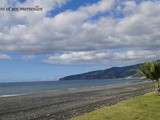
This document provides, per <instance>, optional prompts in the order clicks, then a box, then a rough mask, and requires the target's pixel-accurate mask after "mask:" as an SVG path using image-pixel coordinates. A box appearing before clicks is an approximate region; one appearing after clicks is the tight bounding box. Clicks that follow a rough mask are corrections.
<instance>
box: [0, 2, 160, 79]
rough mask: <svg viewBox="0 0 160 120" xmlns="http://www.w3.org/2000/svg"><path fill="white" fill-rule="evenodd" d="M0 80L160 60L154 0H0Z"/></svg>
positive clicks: (159, 5) (159, 19) (159, 13)
mask: <svg viewBox="0 0 160 120" xmlns="http://www.w3.org/2000/svg"><path fill="white" fill-rule="evenodd" d="M35 6H39V7H40V8H43V10H41V11H4V10H1V9H0V82H15V81H18V82H23V81H45V80H46V81H48V80H58V78H60V77H63V76H66V75H71V74H77V73H84V72H88V71H92V70H99V69H106V68H110V67H115V66H127V65H132V64H137V63H143V62H145V61H151V60H158V59H160V1H159V0H0V8H8V7H10V8H27V7H30V8H34V7H35Z"/></svg>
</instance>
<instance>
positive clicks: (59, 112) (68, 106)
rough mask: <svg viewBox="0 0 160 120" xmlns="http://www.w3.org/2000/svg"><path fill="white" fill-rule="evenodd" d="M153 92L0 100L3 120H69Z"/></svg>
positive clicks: (138, 89)
mask: <svg viewBox="0 0 160 120" xmlns="http://www.w3.org/2000/svg"><path fill="white" fill-rule="evenodd" d="M149 91H151V84H150V83H148V82H146V83H139V84H132V85H124V86H115V87H106V88H105V87H104V86H103V87H97V88H96V87H95V88H86V89H81V90H79V91H78V90H77V91H73V92H71V91H70V92H69V91H67V92H52V91H46V92H40V93H35V94H29V95H20V96H10V97H1V98H0V120H69V119H71V118H72V117H75V116H78V115H82V114H84V113H87V112H90V111H93V110H95V109H98V108H100V107H103V106H110V105H113V104H116V103H118V102H119V101H121V100H125V99H128V98H131V97H134V96H139V95H143V94H145V93H147V92H149Z"/></svg>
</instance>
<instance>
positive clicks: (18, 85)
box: [0, 79, 143, 97]
mask: <svg viewBox="0 0 160 120" xmlns="http://www.w3.org/2000/svg"><path fill="white" fill-rule="evenodd" d="M139 82H143V80H140V79H110V80H109V79H106V80H66V81H39V82H13V83H0V97H8V96H17V95H23V94H31V93H36V92H43V91H49V90H54V91H69V90H70V91H71V90H77V89H83V88H91V87H92V88H94V87H97V86H98V87H100V86H109V87H111V86H118V85H127V84H135V83H139Z"/></svg>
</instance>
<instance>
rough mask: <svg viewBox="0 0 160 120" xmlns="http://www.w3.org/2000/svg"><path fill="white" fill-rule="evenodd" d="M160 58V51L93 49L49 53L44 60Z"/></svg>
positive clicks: (59, 61)
mask: <svg viewBox="0 0 160 120" xmlns="http://www.w3.org/2000/svg"><path fill="white" fill-rule="evenodd" d="M157 59H160V50H159V51H149V50H128V51H98V52H97V51H92V52H67V53H64V54H55V55H49V56H48V58H47V59H46V60H45V61H44V62H45V63H50V64H57V63H59V64H76V63H87V64H90V63H106V62H115V61H126V62H129V61H139V62H141V61H146V60H157Z"/></svg>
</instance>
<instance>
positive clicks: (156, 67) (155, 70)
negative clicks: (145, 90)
mask: <svg viewBox="0 0 160 120" xmlns="http://www.w3.org/2000/svg"><path fill="white" fill-rule="evenodd" d="M139 73H140V74H141V75H142V76H145V77H146V78H147V79H150V80H152V82H153V86H154V90H156V92H158V94H159V93H160V83H159V79H160V62H148V63H144V64H143V65H142V66H141V67H140V68H139Z"/></svg>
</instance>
